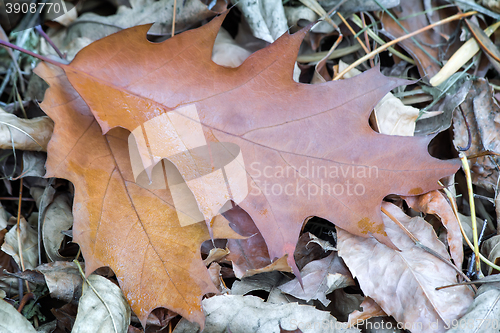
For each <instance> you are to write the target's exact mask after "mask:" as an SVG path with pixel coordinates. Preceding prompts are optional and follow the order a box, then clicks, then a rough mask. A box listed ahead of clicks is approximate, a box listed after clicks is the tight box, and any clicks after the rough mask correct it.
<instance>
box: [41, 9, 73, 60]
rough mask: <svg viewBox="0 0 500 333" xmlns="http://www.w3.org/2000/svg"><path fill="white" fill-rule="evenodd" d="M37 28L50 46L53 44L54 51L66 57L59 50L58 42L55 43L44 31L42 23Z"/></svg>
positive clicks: (61, 56)
mask: <svg viewBox="0 0 500 333" xmlns="http://www.w3.org/2000/svg"><path fill="white" fill-rule="evenodd" d="M63 3H64V2H63ZM35 30H36V31H37V32H38V33H39V34H40V35H41V36H42V37H43V38H44V39H45V40H46V41H47V43H49V45H50V46H52V48H53V49H54V51H56V53H57V55H58V56H59V58H61V59H66V57H65V56H64V54H62V52H61V50H59V48H58V47H57V46H56V44H54V42H53V41H52V39H50V37H49V36H48V35H47V34H46V33H45V31H43V29H42V27H41V26H40V25H37V26H36V27H35Z"/></svg>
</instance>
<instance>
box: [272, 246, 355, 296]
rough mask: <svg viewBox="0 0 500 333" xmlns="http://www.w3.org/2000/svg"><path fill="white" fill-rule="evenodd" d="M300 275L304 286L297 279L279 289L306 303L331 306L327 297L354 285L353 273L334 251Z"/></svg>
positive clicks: (314, 262)
mask: <svg viewBox="0 0 500 333" xmlns="http://www.w3.org/2000/svg"><path fill="white" fill-rule="evenodd" d="M300 273H301V277H302V286H301V284H300V282H299V279H298V278H295V279H294V280H292V281H289V282H287V283H285V284H283V285H281V286H279V289H280V290H281V291H282V292H284V293H287V294H290V295H292V296H294V297H297V298H300V299H303V300H305V301H310V300H311V299H317V300H319V301H320V302H321V303H323V305H324V306H328V304H330V300H329V299H327V298H326V295H328V294H329V293H331V292H332V291H334V290H335V289H340V288H345V287H347V286H351V285H354V280H353V278H352V276H351V273H350V272H349V270H348V269H347V267H345V264H344V261H343V260H342V259H341V258H339V256H338V255H337V252H336V251H332V253H331V254H330V255H329V256H328V257H326V258H323V259H321V260H314V261H311V262H310V263H308V264H307V265H306V266H305V267H304V268H303V269H302V270H301V272H300Z"/></svg>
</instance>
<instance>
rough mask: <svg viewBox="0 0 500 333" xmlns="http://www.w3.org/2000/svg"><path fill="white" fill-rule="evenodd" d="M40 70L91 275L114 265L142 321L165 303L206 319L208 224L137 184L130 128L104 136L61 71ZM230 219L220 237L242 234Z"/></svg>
mask: <svg viewBox="0 0 500 333" xmlns="http://www.w3.org/2000/svg"><path fill="white" fill-rule="evenodd" d="M37 74H38V75H40V76H41V77H43V78H44V79H45V80H46V81H47V82H48V83H49V84H50V85H51V88H49V90H47V92H46V94H45V98H44V102H43V103H42V105H41V106H42V108H44V109H45V110H47V112H48V113H49V114H50V116H51V117H52V118H53V119H54V120H55V122H56V124H57V125H56V127H55V133H54V135H53V137H52V140H51V142H50V144H49V148H48V151H49V152H48V159H47V165H46V167H47V175H46V176H47V177H52V176H56V175H57V176H59V177H63V178H66V179H68V180H70V181H72V182H73V183H74V184H75V187H76V188H77V189H78V190H77V192H76V193H75V198H74V202H75V203H74V205H73V216H74V219H75V222H74V226H73V237H74V240H75V241H76V242H78V243H79V244H80V246H81V249H82V253H83V255H84V256H85V263H86V265H85V269H86V272H87V274H90V273H91V272H93V271H95V270H96V269H97V268H99V267H101V266H109V267H111V268H112V269H113V271H114V272H115V274H116V276H117V277H118V281H119V282H120V287H121V288H122V290H123V293H124V295H125V296H126V297H127V299H128V300H129V301H130V303H131V306H132V309H133V310H134V312H135V314H136V315H137V316H138V317H139V318H140V319H141V322H142V323H143V324H145V322H146V319H147V317H148V314H149V313H150V312H151V311H152V310H153V309H154V308H156V307H159V306H165V307H169V308H171V309H172V310H174V311H175V312H177V313H179V314H181V315H182V316H184V317H185V318H189V319H190V320H194V321H198V322H200V323H202V322H203V313H202V312H201V295H204V294H206V293H208V292H213V293H216V292H217V289H216V288H215V286H214V285H213V283H212V281H211V279H210V276H209V274H208V271H207V269H206V267H205V265H204V264H203V261H202V260H201V254H200V246H201V243H203V241H205V240H207V239H210V235H209V233H208V230H207V227H206V226H205V225H204V224H199V223H198V224H195V225H190V226H186V227H181V226H180V224H179V221H178V218H177V213H176V211H175V210H174V209H173V203H172V199H171V197H170V193H169V192H168V190H149V189H145V188H142V187H140V186H139V185H137V184H136V183H135V182H134V179H133V178H134V176H133V173H132V170H131V167H130V162H129V157H128V147H127V133H124V132H122V131H118V132H114V133H113V134H111V133H110V134H108V135H107V136H103V135H102V134H101V129H100V128H99V126H98V124H97V123H96V122H95V120H94V118H93V116H92V114H91V113H90V111H89V109H88V107H87V105H86V104H85V102H84V101H83V100H82V99H81V98H80V97H79V95H78V94H77V93H76V91H75V90H74V89H73V87H72V86H71V85H70V84H69V82H68V81H67V78H66V76H65V75H64V72H63V71H62V70H61V69H59V68H57V67H54V66H50V65H46V64H41V65H40V67H38V68H37ZM224 221H225V220H224ZM224 221H223V218H222V217H220V216H219V217H217V218H216V219H215V220H214V225H213V234H214V237H220V238H235V237H239V235H237V234H236V233H235V232H234V231H232V229H230V228H229V226H227V222H224ZM131 277H133V278H132V279H130V278H131ZM153 281H154V283H153Z"/></svg>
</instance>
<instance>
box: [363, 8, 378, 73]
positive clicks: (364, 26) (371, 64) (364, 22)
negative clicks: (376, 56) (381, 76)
mask: <svg viewBox="0 0 500 333" xmlns="http://www.w3.org/2000/svg"><path fill="white" fill-rule="evenodd" d="M361 22H362V23H363V29H364V30H365V31H364V33H363V35H364V36H365V43H366V47H367V48H368V52H367V53H370V52H371V50H370V40H369V39H368V31H366V21H365V14H364V13H361ZM370 67H371V68H373V67H375V62H374V61H373V58H370Z"/></svg>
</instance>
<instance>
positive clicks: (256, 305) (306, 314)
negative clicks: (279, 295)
mask: <svg viewBox="0 0 500 333" xmlns="http://www.w3.org/2000/svg"><path fill="white" fill-rule="evenodd" d="M203 310H204V311H205V314H206V318H207V319H206V331H207V332H210V333H224V332H227V329H228V328H229V329H230V331H231V332H232V333H255V332H266V333H279V332H280V327H281V328H282V329H284V330H287V331H293V330H296V329H300V330H302V332H304V333H327V332H328V333H336V332H352V333H354V332H359V330H355V329H349V330H348V329H346V328H345V325H344V324H343V323H340V322H337V320H336V319H335V318H334V317H332V316H331V315H330V314H329V313H328V312H326V311H319V310H317V309H316V308H315V307H313V306H309V305H299V304H297V303H288V304H272V303H267V302H264V301H263V300H262V299H261V298H259V297H255V296H235V295H221V296H214V297H211V298H207V299H205V300H203ZM197 332H198V327H197V326H196V324H193V323H190V322H188V321H187V320H184V319H183V320H181V321H180V322H179V324H177V326H176V327H175V330H174V333H197Z"/></svg>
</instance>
